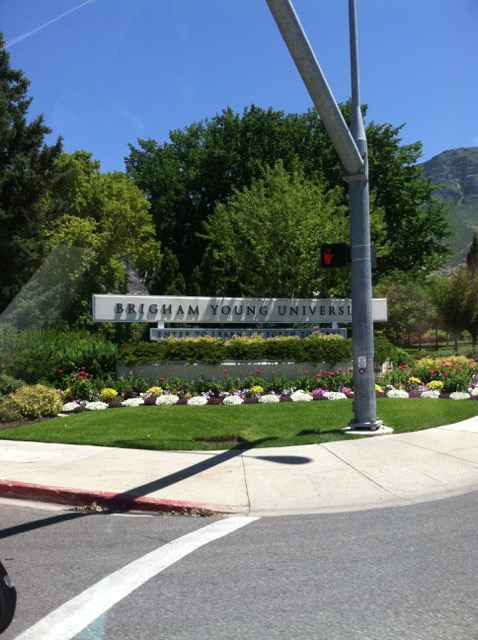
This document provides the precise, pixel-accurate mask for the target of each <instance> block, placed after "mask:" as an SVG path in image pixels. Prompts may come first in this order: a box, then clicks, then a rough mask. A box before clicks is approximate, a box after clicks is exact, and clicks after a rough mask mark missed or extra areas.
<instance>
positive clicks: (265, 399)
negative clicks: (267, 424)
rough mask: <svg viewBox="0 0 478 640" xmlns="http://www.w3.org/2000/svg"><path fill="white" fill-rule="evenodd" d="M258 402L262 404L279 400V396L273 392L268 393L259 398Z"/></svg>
mask: <svg viewBox="0 0 478 640" xmlns="http://www.w3.org/2000/svg"><path fill="white" fill-rule="evenodd" d="M259 402H261V403H262V404H270V403H271V402H279V396H275V395H274V394H273V393H268V394H266V395H265V396H261V397H260V398H259Z"/></svg>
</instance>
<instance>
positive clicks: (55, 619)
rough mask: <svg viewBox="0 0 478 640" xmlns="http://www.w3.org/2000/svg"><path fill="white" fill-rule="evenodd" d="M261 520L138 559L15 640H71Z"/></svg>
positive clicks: (222, 527)
mask: <svg viewBox="0 0 478 640" xmlns="http://www.w3.org/2000/svg"><path fill="white" fill-rule="evenodd" d="M258 519H259V518H256V517H249V516H248V517H233V518H226V519H224V520H218V521H217V522H214V523H213V524H210V525H208V526H206V527H202V528H201V529H199V530H197V531H193V532H192V533H188V534H187V535H185V536H182V537H181V538H177V539H176V540H173V541H172V542H168V544H165V545H163V546H162V547H159V549H155V550H154V551H151V552H150V553H148V554H146V555H144V556H142V557H141V558H138V560H135V561H134V562H131V563H130V564H128V565H126V566H125V567H123V568H122V569H119V570H118V571H115V573H112V574H111V575H109V576H107V577H106V578H103V579H102V580H100V581H99V582H97V583H96V584H94V585H93V586H92V587H90V588H89V589H86V590H85V591H83V592H82V593H80V594H79V595H77V596H76V597H75V598H73V599H72V600H69V601H68V602H65V604H63V605H62V606H61V607H58V609H55V611H52V612H51V613H49V614H48V615H47V616H45V617H44V618H42V619H41V620H39V621H38V622H37V623H36V624H34V625H33V626H32V627H30V628H29V629H27V630H26V631H24V632H23V633H21V634H20V635H19V636H17V637H16V639H15V640H38V638H48V640H71V638H74V636H76V635H77V634H78V633H79V632H80V631H81V630H82V629H84V628H85V627H87V626H88V625H90V624H91V623H92V622H93V621H94V620H96V619H97V618H98V617H99V616H101V615H102V614H103V613H104V612H105V611H107V610H108V609H110V608H111V607H112V606H113V605H115V604H117V603H118V602H119V601H120V600H122V599H123V598H125V597H126V596H128V595H129V594H130V593H131V592H132V591H134V590H135V589H137V588H138V587H140V586H141V585H142V584H144V583H145V582H147V581H148V580H150V579H151V578H153V577H154V576H155V575H157V574H158V573H160V572H161V571H164V569H167V568H168V567H169V566H171V565H172V564H174V563H175V562H177V561H178V560H181V559H182V558H184V557H185V556H187V555H188V554H190V553H192V552H193V551H195V550H196V549H198V548H199V547H202V546H203V545H205V544H207V543H208V542H212V541H213V540H218V539H219V538H222V537H223V536H226V535H227V534H229V533H232V532H233V531H236V529H240V528H241V527H244V526H245V525H246V524H250V523H251V522H254V521H255V520H258Z"/></svg>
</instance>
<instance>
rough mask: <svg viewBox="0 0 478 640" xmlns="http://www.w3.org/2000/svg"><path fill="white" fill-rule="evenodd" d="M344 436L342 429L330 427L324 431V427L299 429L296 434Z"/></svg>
mask: <svg viewBox="0 0 478 640" xmlns="http://www.w3.org/2000/svg"><path fill="white" fill-rule="evenodd" d="M328 435H335V436H343V433H342V431H341V430H340V429H329V430H328V431H324V430H322V429H304V430H303V431H299V432H298V433H296V436H328Z"/></svg>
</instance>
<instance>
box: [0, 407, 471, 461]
mask: <svg viewBox="0 0 478 640" xmlns="http://www.w3.org/2000/svg"><path fill="white" fill-rule="evenodd" d="M377 413H378V416H379V418H381V419H382V420H383V421H384V423H385V424H386V425H387V426H390V427H393V429H394V432H395V433H403V432H408V431H419V430H421V429H428V428H430V427H437V426H441V425H444V424H451V423H454V422H459V421H461V420H466V419H468V418H471V417H473V416H477V415H478V401H477V402H473V401H469V400H463V401H454V400H430V399H423V398H416V399H412V398H410V399H391V398H378V399H377ZM352 417H353V413H352V402H351V401H349V400H337V401H322V402H298V403H293V402H287V403H285V402H284V403H280V404H273V405H258V404H253V405H239V406H232V407H228V406H223V405H219V406H204V407H193V406H191V407H189V406H175V407H154V406H153V407H134V408H133V407H128V408H122V409H108V410H106V411H91V412H85V413H81V414H76V415H70V416H67V417H65V418H62V417H58V418H54V419H52V420H47V421H44V422H38V423H32V424H30V425H26V426H23V427H21V428H17V429H7V430H4V431H0V439H5V440H34V441H37V442H63V443H70V444H91V445H101V446H109V447H130V448H143V449H185V450H188V449H228V448H231V447H235V446H257V447H260V446H286V445H297V444H310V443H320V442H331V441H333V440H344V439H349V438H350V437H352V436H346V435H344V434H343V433H341V429H342V428H343V427H346V426H347V425H348V424H349V422H350V420H351V419H352ZM359 437H360V436H359Z"/></svg>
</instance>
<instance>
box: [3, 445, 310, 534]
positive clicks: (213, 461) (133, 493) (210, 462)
mask: <svg viewBox="0 0 478 640" xmlns="http://www.w3.org/2000/svg"><path fill="white" fill-rule="evenodd" d="M272 440H275V438H262V439H260V440H254V441H252V442H249V441H247V440H243V441H242V442H241V443H240V444H238V445H237V446H235V447H233V448H232V449H228V450H227V451H222V452H221V453H218V454H217V455H215V456H210V457H208V458H207V459H205V460H202V461H201V462H197V463H196V464H193V465H191V466H190V467H186V468H185V469H181V470H180V471H176V472H175V473H171V474H170V475H169V476H167V477H166V478H159V479H158V480H153V481H152V482H148V483H146V484H143V485H140V486H138V487H134V488H132V489H129V490H128V491H124V492H123V493H118V494H117V495H116V496H115V498H116V499H117V500H121V498H133V499H134V498H138V497H143V496H145V495H148V494H149V493H152V492H153V491H158V490H159V489H164V488H166V487H169V486H171V485H173V484H175V483H176V482H181V480H186V479H187V478H192V477H193V476H195V475H197V474H199V473H201V472H202V471H207V470H208V469H212V468H213V467H216V466H218V465H220V464H221V463H223V462H227V461H228V460H232V459H233V458H235V457H237V456H240V455H242V454H243V453H244V452H245V451H249V450H251V449H253V448H254V447H257V446H258V445H260V444H263V443H264V442H268V441H272ZM254 457H255V458H260V459H262V460H268V461H270V462H277V463H281V464H307V463H308V462H310V461H311V459H310V458H306V457H304V456H290V455H285V456H281V455H265V456H254ZM101 513H105V514H108V513H110V511H108V510H106V511H103V512H95V511H81V512H79V511H76V512H73V513H61V514H57V515H54V516H49V517H47V518H42V519H40V520H34V521H33V522H26V523H23V524H19V525H14V526H12V527H8V528H5V529H0V539H2V538H8V537H9V536H14V535H18V534H21V533H26V532H27V531H34V530H35V529H40V528H42V527H48V526H50V525H55V524H58V523H60V522H66V521H68V520H74V519H76V518H84V517H85V516H91V515H101Z"/></svg>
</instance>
